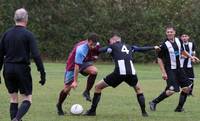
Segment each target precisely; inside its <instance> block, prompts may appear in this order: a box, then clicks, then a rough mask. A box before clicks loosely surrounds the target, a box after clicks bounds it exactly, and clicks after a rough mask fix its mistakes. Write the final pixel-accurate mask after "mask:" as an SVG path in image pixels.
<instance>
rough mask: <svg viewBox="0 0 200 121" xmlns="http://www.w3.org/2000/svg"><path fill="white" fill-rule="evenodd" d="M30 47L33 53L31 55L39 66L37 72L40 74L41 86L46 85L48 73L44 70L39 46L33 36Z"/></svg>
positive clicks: (30, 38)
mask: <svg viewBox="0 0 200 121" xmlns="http://www.w3.org/2000/svg"><path fill="white" fill-rule="evenodd" d="M29 40H30V41H29V46H30V51H31V55H32V58H33V60H34V62H35V64H36V66H37V70H38V71H39V72H40V79H41V80H40V81H39V83H40V84H41V85H44V84H45V83H46V72H45V69H44V65H43V62H42V59H41V57H40V54H39V50H38V48H37V44H36V39H35V38H34V36H33V35H32V34H30V35H29Z"/></svg>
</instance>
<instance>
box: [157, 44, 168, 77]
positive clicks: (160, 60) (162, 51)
mask: <svg viewBox="0 0 200 121" xmlns="http://www.w3.org/2000/svg"><path fill="white" fill-rule="evenodd" d="M166 51H167V50H166V48H165V45H161V46H160V51H159V52H158V55H157V61H158V65H159V67H160V71H161V73H162V78H163V79H164V80H167V79H168V76H167V73H166V70H165V67H164V63H163V58H164V55H165V52H166Z"/></svg>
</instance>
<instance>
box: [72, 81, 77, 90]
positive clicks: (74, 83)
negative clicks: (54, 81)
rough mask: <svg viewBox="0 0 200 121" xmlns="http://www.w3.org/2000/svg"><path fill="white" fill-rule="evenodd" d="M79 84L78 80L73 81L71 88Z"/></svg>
mask: <svg viewBox="0 0 200 121" xmlns="http://www.w3.org/2000/svg"><path fill="white" fill-rule="evenodd" d="M77 86H78V84H77V81H73V82H72V84H71V88H74V89H75V88H76V87H77Z"/></svg>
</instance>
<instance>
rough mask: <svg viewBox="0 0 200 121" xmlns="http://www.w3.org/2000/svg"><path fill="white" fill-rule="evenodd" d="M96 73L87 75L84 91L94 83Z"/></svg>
mask: <svg viewBox="0 0 200 121" xmlns="http://www.w3.org/2000/svg"><path fill="white" fill-rule="evenodd" d="M96 77H97V74H92V75H89V76H88V79H87V86H86V91H88V92H89V91H90V90H91V89H92V87H93V85H94V82H95V80H96Z"/></svg>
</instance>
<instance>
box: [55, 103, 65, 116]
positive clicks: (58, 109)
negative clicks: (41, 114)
mask: <svg viewBox="0 0 200 121" xmlns="http://www.w3.org/2000/svg"><path fill="white" fill-rule="evenodd" d="M56 108H57V113H58V115H59V116H63V115H65V113H64V111H63V109H62V106H61V105H58V104H57V105H56Z"/></svg>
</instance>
